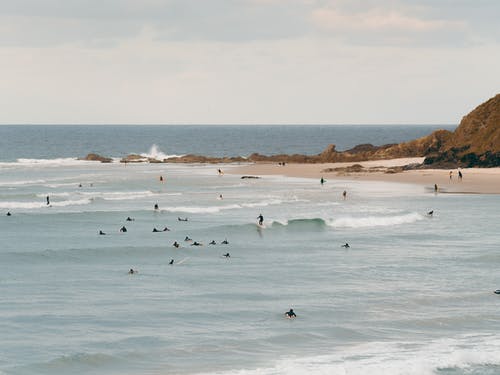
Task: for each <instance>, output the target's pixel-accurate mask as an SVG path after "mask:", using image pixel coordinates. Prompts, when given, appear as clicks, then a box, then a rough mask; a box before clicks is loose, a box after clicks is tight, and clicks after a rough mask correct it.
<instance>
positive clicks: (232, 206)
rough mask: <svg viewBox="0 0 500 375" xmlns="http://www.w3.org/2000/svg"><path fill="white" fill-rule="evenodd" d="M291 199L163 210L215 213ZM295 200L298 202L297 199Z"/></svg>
mask: <svg viewBox="0 0 500 375" xmlns="http://www.w3.org/2000/svg"><path fill="white" fill-rule="evenodd" d="M287 202H291V201H286V200H285V201H284V200H280V199H271V200H268V201H262V202H254V203H241V204H237V203H235V204H227V205H224V206H206V207H199V206H198V207H197V206H191V207H189V206H177V207H166V208H163V209H162V211H166V212H186V213H190V214H197V213H207V214H213V213H218V212H221V211H224V210H236V209H241V208H253V207H266V206H271V205H278V204H282V203H287ZM293 202H296V201H295V200H294V201H293Z"/></svg>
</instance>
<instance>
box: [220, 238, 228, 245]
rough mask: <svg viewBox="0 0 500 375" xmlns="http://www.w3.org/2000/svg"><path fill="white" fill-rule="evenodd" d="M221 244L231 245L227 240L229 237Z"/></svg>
mask: <svg viewBox="0 0 500 375" xmlns="http://www.w3.org/2000/svg"><path fill="white" fill-rule="evenodd" d="M221 244H223V245H229V242H227V238H226V239H225V240H224V241H222V242H221Z"/></svg>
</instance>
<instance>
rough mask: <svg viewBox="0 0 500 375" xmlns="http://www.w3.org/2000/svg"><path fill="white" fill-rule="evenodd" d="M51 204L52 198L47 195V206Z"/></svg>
mask: <svg viewBox="0 0 500 375" xmlns="http://www.w3.org/2000/svg"><path fill="white" fill-rule="evenodd" d="M49 204H50V198H49V196H48V195H47V206H48V205H49Z"/></svg>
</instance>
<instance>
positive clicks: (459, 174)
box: [458, 171, 463, 181]
mask: <svg viewBox="0 0 500 375" xmlns="http://www.w3.org/2000/svg"><path fill="white" fill-rule="evenodd" d="M462 177H463V176H462V171H458V180H459V181H462Z"/></svg>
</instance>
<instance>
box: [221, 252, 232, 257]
mask: <svg viewBox="0 0 500 375" xmlns="http://www.w3.org/2000/svg"><path fill="white" fill-rule="evenodd" d="M222 256H223V257H226V258H231V255H229V253H225V254H224V255H222Z"/></svg>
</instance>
